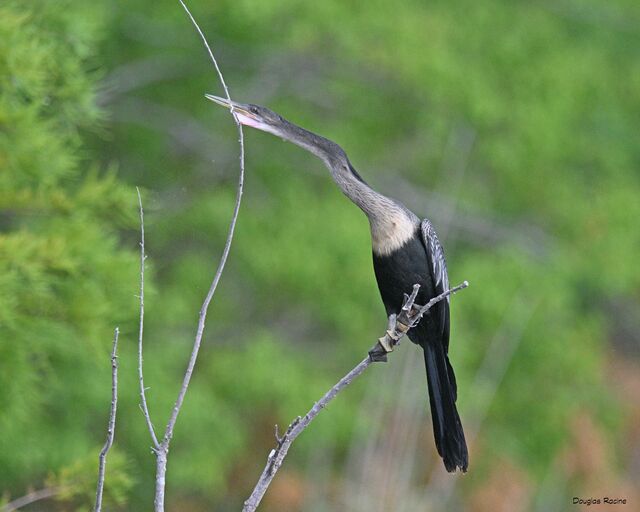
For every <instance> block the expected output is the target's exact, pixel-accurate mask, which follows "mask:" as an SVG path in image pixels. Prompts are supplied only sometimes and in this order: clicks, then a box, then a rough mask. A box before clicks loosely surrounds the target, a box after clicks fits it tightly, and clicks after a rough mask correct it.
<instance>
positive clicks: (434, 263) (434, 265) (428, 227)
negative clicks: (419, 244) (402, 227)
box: [420, 219, 449, 302]
mask: <svg viewBox="0 0 640 512" xmlns="http://www.w3.org/2000/svg"><path fill="white" fill-rule="evenodd" d="M420 230H421V231H422V239H423V241H424V245H425V247H426V248H427V256H428V257H429V263H430V264H431V272H432V273H433V282H434V283H433V284H434V286H435V289H436V292H437V293H442V292H444V291H447V290H448V289H449V275H448V274H447V262H446V261H445V259H444V250H443V249H442V245H440V241H439V240H438V235H436V230H435V229H434V228H433V225H432V224H431V222H429V220H428V219H424V220H423V221H422V223H421V224H420ZM447 302H449V297H447Z"/></svg>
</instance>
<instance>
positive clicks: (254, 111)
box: [249, 105, 258, 114]
mask: <svg viewBox="0 0 640 512" xmlns="http://www.w3.org/2000/svg"><path fill="white" fill-rule="evenodd" d="M249 112H251V113H252V114H257V113H258V107H256V106H255V105H251V106H250V107H249Z"/></svg>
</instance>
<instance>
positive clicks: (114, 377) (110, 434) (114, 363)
mask: <svg viewBox="0 0 640 512" xmlns="http://www.w3.org/2000/svg"><path fill="white" fill-rule="evenodd" d="M119 334H120V329H118V328H117V327H116V330H115V332H114V334H113V350H112V351H111V410H110V411H109V423H108V426H107V440H106V441H105V443H104V446H103V447H102V450H100V455H99V457H98V461H99V464H98V488H97V490H96V504H95V506H94V507H93V510H94V512H100V511H101V510H102V491H103V489H104V471H105V468H106V466H107V453H108V452H109V450H110V449H111V446H112V445H113V438H114V436H115V433H116V412H117V409H118V356H117V353H118V335H119Z"/></svg>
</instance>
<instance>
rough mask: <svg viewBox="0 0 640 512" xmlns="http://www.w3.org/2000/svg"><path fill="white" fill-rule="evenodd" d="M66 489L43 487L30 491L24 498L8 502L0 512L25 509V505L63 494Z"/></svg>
mask: <svg viewBox="0 0 640 512" xmlns="http://www.w3.org/2000/svg"><path fill="white" fill-rule="evenodd" d="M65 489H66V488H65V487H62V486H57V487H45V488H44V489H38V490H37V491H32V492H30V493H28V494H25V495H24V496H20V497H19V498H16V499H15V500H13V501H10V502H9V503H7V504H6V505H5V506H3V507H2V508H0V512H13V511H14V510H19V509H21V508H22V507H26V506H27V505H31V504H32V503H35V502H36V501H40V500H46V499H49V498H53V497H54V496H56V495H57V494H60V493H61V492H63V491H64V490H65Z"/></svg>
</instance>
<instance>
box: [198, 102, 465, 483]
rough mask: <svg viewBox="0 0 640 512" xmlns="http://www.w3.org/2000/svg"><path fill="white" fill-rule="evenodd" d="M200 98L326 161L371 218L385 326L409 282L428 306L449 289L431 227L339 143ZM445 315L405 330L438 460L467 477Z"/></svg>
mask: <svg viewBox="0 0 640 512" xmlns="http://www.w3.org/2000/svg"><path fill="white" fill-rule="evenodd" d="M205 97H206V98H207V99H209V100H211V101H213V102H214V103H217V104H219V105H222V106H223V107H226V108H227V109H230V110H231V112H232V113H233V114H234V115H235V118H236V120H237V121H238V122H239V123H241V124H242V125H244V126H249V127H251V128H255V129H257V130H261V131H263V132H267V133H271V134H273V135H276V136H278V137H280V138H281V139H283V140H285V141H288V142H291V143H293V144H296V145H297V146H300V147H302V148H303V149H305V150H307V151H308V152H310V153H312V154H313V155H315V156H316V157H318V158H319V159H320V160H322V161H323V162H324V164H325V165H326V167H327V168H328V169H329V172H330V173H331V177H332V178H333V180H334V181H335V183H336V184H337V185H338V187H339V188H340V189H341V190H342V192H343V193H344V195H346V196H347V197H348V198H349V199H350V200H351V201H352V202H353V203H354V204H355V205H356V206H358V207H359V208H360V209H361V210H362V211H363V212H364V214H365V215H366V216H367V218H368V220H369V225H370V229H371V243H372V255H373V269H374V273H375V277H376V280H377V284H378V288H379V291H380V296H381V298H382V302H383V304H384V307H385V310H386V313H387V315H388V317H389V322H390V324H391V322H392V320H393V319H394V318H395V316H396V315H397V314H398V313H399V312H400V309H401V307H402V305H403V301H404V299H405V292H406V291H407V290H411V289H412V287H413V285H414V284H419V285H420V289H419V293H418V295H417V297H416V303H422V304H426V303H427V302H428V301H429V300H430V299H431V298H433V297H436V296H437V295H439V294H441V293H443V292H445V291H447V290H449V277H448V274H447V265H446V262H445V257H444V250H443V248H442V245H441V244H440V241H439V240H438V236H437V234H436V231H435V229H434V227H433V224H432V223H431V222H430V221H429V220H428V219H420V218H419V217H418V216H417V215H416V214H415V213H413V212H412V211H411V210H409V209H408V208H407V207H406V206H404V205H403V204H402V203H400V202H399V201H397V200H394V199H391V198H389V197H387V196H384V195H383V194H381V193H379V192H377V191H375V190H374V189H373V188H371V186H369V185H368V184H367V183H366V182H365V181H364V179H363V178H362V177H361V176H360V174H358V172H357V171H356V170H355V168H354V167H353V165H352V164H351V162H350V161H349V158H348V157H347V154H346V152H345V151H344V150H343V149H342V148H341V147H340V146H339V145H338V144H336V143H335V142H333V141H331V140H329V139H327V138H325V137H322V136H320V135H317V134H315V133H313V132H311V131H309V130H306V129H304V128H302V127H300V126H298V125H296V124H294V123H292V122H290V121H288V120H286V119H284V118H283V117H282V116H281V115H279V114H277V113H276V112H274V111H272V110H270V109H268V108H266V107H263V106H260V105H255V104H251V103H237V102H235V101H233V100H231V99H225V98H220V97H218V96H214V95H212V94H205ZM449 310H450V304H449V297H447V298H446V299H445V300H441V301H440V302H438V303H436V304H435V305H434V307H432V308H431V309H430V310H429V311H428V313H427V315H426V316H425V317H424V318H423V319H422V320H421V321H420V323H418V324H417V325H416V326H414V327H413V328H411V329H410V330H409V331H408V332H407V336H408V337H409V339H410V340H411V341H412V342H413V343H415V344H416V345H419V346H420V347H422V349H423V353H424V361H425V368H426V373H427V388H428V393H429V403H430V408H431V417H432V422H433V433H434V438H435V444H436V449H437V451H438V454H439V455H440V457H442V460H443V463H444V466H445V469H446V470H447V471H448V472H455V471H457V470H460V471H462V472H463V473H464V472H466V471H467V469H468V465H469V456H468V450H467V444H466V440H465V436H464V430H463V428H462V422H461V420H460V416H459V414H458V411H457V408H456V399H457V384H456V378H455V374H454V371H453V367H452V366H451V363H450V361H449V356H448V351H449V335H450V312H449ZM372 358H373V354H372Z"/></svg>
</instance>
